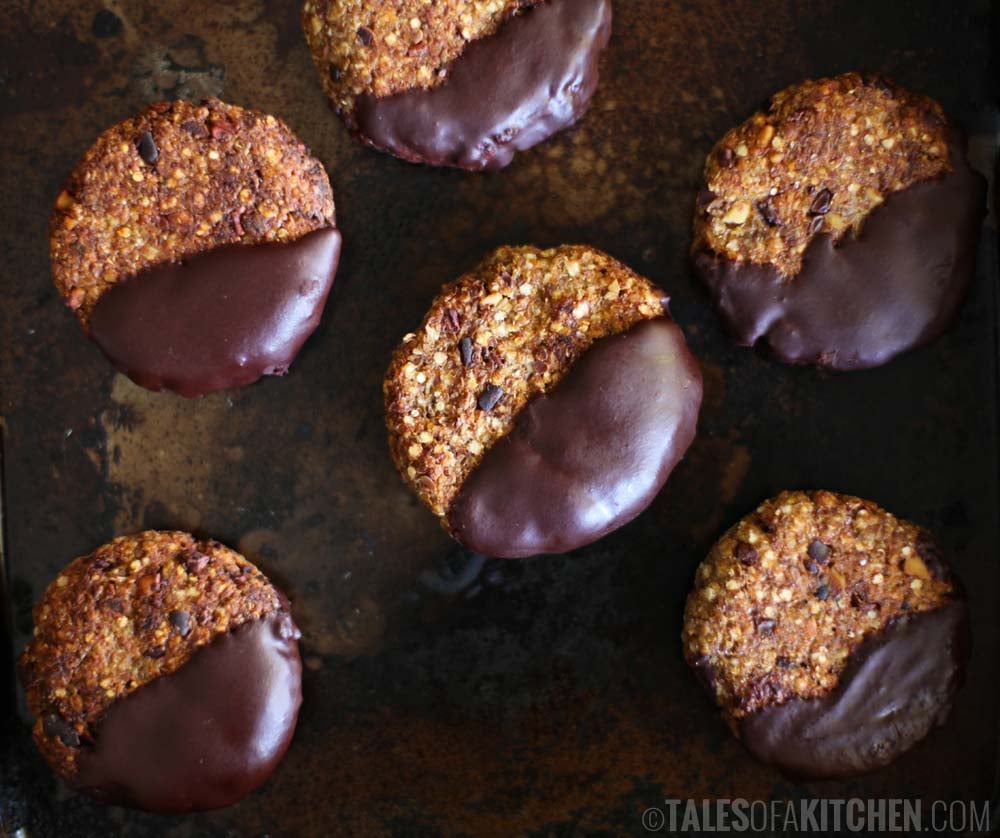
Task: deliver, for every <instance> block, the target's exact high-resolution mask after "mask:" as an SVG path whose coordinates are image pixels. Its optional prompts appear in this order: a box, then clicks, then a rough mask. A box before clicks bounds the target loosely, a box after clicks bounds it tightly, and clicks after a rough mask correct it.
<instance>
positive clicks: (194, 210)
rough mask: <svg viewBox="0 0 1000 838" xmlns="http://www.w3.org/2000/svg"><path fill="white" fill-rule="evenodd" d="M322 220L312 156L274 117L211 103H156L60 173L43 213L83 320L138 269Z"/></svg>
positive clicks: (324, 197)
mask: <svg viewBox="0 0 1000 838" xmlns="http://www.w3.org/2000/svg"><path fill="white" fill-rule="evenodd" d="M333 223H334V205H333V192H332V191H331V189H330V182H329V180H328V178H327V176H326V172H325V170H324V169H323V166H322V164H321V163H320V162H319V161H318V160H316V159H315V158H314V157H312V156H311V154H310V152H309V149H307V148H306V147H305V145H303V144H302V142H300V141H299V140H298V139H297V138H296V137H295V135H294V134H293V133H292V132H291V131H290V130H289V129H288V127H287V126H286V125H285V124H284V123H282V122H281V121H280V120H278V119H276V118H275V117H273V116H268V115H266V114H263V113H261V112H260V111H255V110H249V109H244V108H240V107H236V106H235V105H227V104H225V103H223V102H220V101H218V100H216V99H210V100H207V101H205V102H202V103H201V104H194V103H192V102H184V101H176V102H157V103H154V104H152V105H150V106H149V107H148V108H147V109H146V110H145V111H143V112H142V113H141V114H139V115H138V116H135V117H133V118H131V119H127V120H125V121H124V122H121V123H119V124H118V125H115V126H114V127H112V128H109V129H108V130H107V131H105V132H104V133H103V134H102V135H101V136H100V137H99V138H98V139H97V142H96V143H94V145H93V146H92V147H91V148H90V150H89V151H88V152H87V153H86V154H84V156H83V158H82V159H81V160H80V162H79V163H77V165H76V168H75V169H74V170H73V172H72V174H70V176H69V178H68V179H67V181H66V183H65V185H64V186H63V189H62V191H61V192H60V193H59V197H58V198H57V199H56V205H55V209H54V211H53V213H52V218H51V221H50V236H51V241H50V247H51V257H52V273H53V278H54V280H55V285H56V288H57V289H58V290H59V293H60V294H61V295H62V296H63V298H64V299H65V300H66V302H67V304H68V305H69V306H70V308H72V309H73V310H74V311H75V312H76V314H77V317H78V318H79V319H80V323H81V324H82V325H83V326H84V328H86V327H87V324H88V321H89V317H90V313H91V311H92V310H93V307H94V305H95V304H96V302H97V300H98V298H99V297H100V296H101V294H103V293H104V292H105V291H107V290H108V289H109V288H111V287H112V286H113V285H114V284H115V283H117V282H119V281H121V280H122V279H124V278H126V277H129V276H131V275H133V274H135V273H137V272H138V271H141V270H142V269H143V268H147V267H150V266H151V265H155V264H157V263H160V262H165V261H172V260H177V259H181V258H183V257H185V256H191V255H193V254H195V253H200V252H202V251H205V250H210V249H212V248H214V247H218V246H220V245H225V244H234V243H243V244H259V243H262V242H272V241H279V242H280V241H293V240H295V239H298V238H299V237H301V236H303V235H305V234H306V233H310V232H312V231H313V230H317V229H319V228H321V227H327V226H330V225H331V224H333Z"/></svg>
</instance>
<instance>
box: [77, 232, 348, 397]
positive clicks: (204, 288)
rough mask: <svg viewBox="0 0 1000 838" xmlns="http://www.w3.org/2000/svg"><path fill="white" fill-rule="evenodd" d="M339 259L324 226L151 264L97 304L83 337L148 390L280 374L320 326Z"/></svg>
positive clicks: (217, 385) (198, 387)
mask: <svg viewBox="0 0 1000 838" xmlns="http://www.w3.org/2000/svg"><path fill="white" fill-rule="evenodd" d="M339 258H340V233H339V232H338V231H337V230H336V229H334V228H333V227H327V228H324V229H322V230H317V231H315V232H313V233H308V234H307V235H305V236H303V237H302V238H300V239H298V240H296V241H294V242H290V243H287V244H284V243H282V244H261V245H240V244H236V245H227V246H225V247H218V248H215V249H213V250H209V251H207V252H205V253H201V254H198V255H196V256H192V257H191V258H190V259H186V260H184V261H183V262H167V263H164V264H161V265H156V266H154V267H152V268H149V269H148V270H145V271H142V272H141V273H139V274H137V275H136V276H134V277H130V278H129V279H127V280H125V281H123V282H121V283H119V284H118V285H116V286H115V287H114V288H112V289H111V290H110V291H108V292H106V293H105V294H104V295H103V296H102V297H101V298H100V299H99V300H98V301H97V306H96V307H95V308H94V313H93V315H92V317H91V321H90V334H91V337H92V338H93V339H94V340H95V341H96V342H97V345H98V346H100V347H101V350H102V351H103V352H104V354H105V355H107V357H108V358H109V359H110V361H111V363H113V364H114V365H115V366H116V367H117V368H118V369H119V370H121V371H122V372H123V373H125V374H126V375H127V376H128V377H129V378H131V379H132V380H133V381H135V382H136V384H139V385H141V386H143V387H148V388H149V389H150V390H173V391H174V392H177V393H180V394H181V395H182V396H200V395H203V394H205V393H210V392H212V391H214V390H223V389H227V388H230V387H241V386H243V385H245V384H250V383H252V382H254V381H256V380H257V379H258V378H260V377H261V376H262V375H282V374H284V373H285V372H286V371H287V370H288V367H289V365H290V364H291V363H292V361H293V360H294V358H295V356H296V355H297V354H298V352H299V350H300V349H301V348H302V344H304V343H305V342H306V339H307V338H308V337H309V335H311V334H312V333H313V331H314V330H315V329H316V327H317V326H318V325H319V321H320V317H321V316H322V314H323V306H324V305H325V304H326V298H327V295H328V294H329V293H330V287H331V286H332V285H333V277H334V274H335V273H336V272H337V263H338V261H339Z"/></svg>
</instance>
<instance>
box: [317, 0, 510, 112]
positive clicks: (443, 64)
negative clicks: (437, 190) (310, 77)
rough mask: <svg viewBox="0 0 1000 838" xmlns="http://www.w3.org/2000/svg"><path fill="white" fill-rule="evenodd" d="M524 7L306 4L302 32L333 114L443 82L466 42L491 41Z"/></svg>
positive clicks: (503, 3) (482, 1)
mask: <svg viewBox="0 0 1000 838" xmlns="http://www.w3.org/2000/svg"><path fill="white" fill-rule="evenodd" d="M527 5H529V3H528V2H527V0H473V2H467V0H444V2H437V3H433V4H428V3H425V2H424V0H306V3H305V5H304V6H303V7H302V29H303V31H304V32H305V36H306V41H307V42H308V44H309V48H310V50H311V51H312V54H313V59H314V61H315V62H316V66H317V69H318V70H319V77H320V81H321V83H322V85H323V89H324V90H325V91H326V94H327V96H328V97H329V98H330V101H331V102H332V103H333V105H334V107H336V108H337V110H338V111H342V112H343V113H345V114H350V113H351V112H353V110H354V104H355V100H356V99H357V97H358V96H361V95H365V94H369V95H373V96H378V97H385V96H391V95H392V94H394V93H402V92H403V91H405V90H411V89H413V88H415V87H419V88H424V89H427V88H432V87H436V86H437V85H439V84H441V83H442V82H444V80H445V78H446V77H447V66H448V65H449V64H450V63H451V62H452V61H454V60H455V59H456V58H458V57H459V56H460V55H461V54H462V53H463V52H464V51H465V49H466V47H468V45H469V44H470V43H472V42H473V41H476V40H478V39H480V38H485V37H488V36H489V35H492V34H493V33H494V32H496V31H497V29H499V28H500V25H501V24H502V23H503V22H504V20H506V19H507V18H508V17H510V15H512V14H513V13H514V12H515V11H516V10H517V9H519V8H520V7H522V6H527Z"/></svg>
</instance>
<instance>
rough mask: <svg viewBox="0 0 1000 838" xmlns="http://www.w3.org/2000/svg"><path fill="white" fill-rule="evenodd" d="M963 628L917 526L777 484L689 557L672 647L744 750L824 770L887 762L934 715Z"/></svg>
mask: <svg viewBox="0 0 1000 838" xmlns="http://www.w3.org/2000/svg"><path fill="white" fill-rule="evenodd" d="M966 632H967V617H966V609H965V603H964V597H963V595H962V593H961V590H960V588H959V585H958V582H957V580H956V579H955V578H954V577H953V576H952V574H951V572H950V570H949V569H948V567H947V566H946V564H945V562H944V561H943V559H942V556H941V552H940V550H939V548H938V547H937V546H936V544H935V542H934V539H933V538H932V537H931V536H930V534H929V533H927V532H926V531H925V530H923V529H921V528H920V527H918V526H916V525H915V524H911V523H909V522H907V521H901V520H899V519H897V518H895V517H893V516H892V515H890V514H889V513H888V512H886V511H885V510H883V509H880V508H879V507H878V506H876V505H875V504H874V503H871V502H870V501H865V500H861V499H860V498H855V497H851V496H848V495H839V494H835V493H833V492H825V491H819V492H783V493H781V494H780V495H778V496H777V497H775V498H773V499H771V500H768V501H766V502H765V503H763V504H761V506H760V507H758V508H757V510H755V511H754V512H753V513H752V514H751V515H749V516H747V517H746V518H744V519H743V520H742V521H740V522H739V523H738V524H736V525H735V526H734V527H732V528H731V529H730V530H729V531H728V532H727V533H726V534H725V535H724V536H722V538H721V539H719V541H718V543H716V544H715V546H714V547H713V548H712V550H711V552H710V553H709V555H708V558H706V559H705V561H704V562H702V564H701V566H700V567H699V568H698V572H697V574H696V577H695V585H694V589H693V590H692V591H691V593H690V595H689V596H688V600H687V607H686V610H685V614H684V631H683V645H684V656H685V659H686V660H687V662H688V664H689V665H691V666H692V667H693V668H694V670H695V672H696V673H697V674H698V676H699V677H700V678H701V679H702V681H703V682H704V683H705V685H706V686H707V687H708V689H709V692H711V693H712V695H713V697H714V698H715V700H716V702H717V703H718V704H719V706H720V707H721V708H722V713H723V717H724V718H725V719H726V721H727V722H728V723H729V725H730V727H731V728H732V729H733V732H734V733H735V734H736V735H737V736H738V737H739V738H740V739H741V740H742V742H743V744H744V745H745V746H746V747H747V749H748V750H749V751H750V752H751V753H752V754H753V755H754V756H755V757H757V758H758V759H760V760H761V761H762V762H765V763H768V764H771V765H775V766H777V767H778V768H780V769H781V770H782V771H784V772H785V773H787V774H790V775H792V776H797V777H811V778H828V777H848V776H853V775H856V774H861V773H864V772H867V771H871V770H874V769H876V768H880V767H882V766H884V765H887V764H888V763H890V762H892V761H893V760H894V759H895V758H896V757H898V756H899V755H900V754H902V753H903V752H904V751H906V750H908V749H909V748H910V747H912V746H913V745H914V744H916V743H917V742H918V741H920V740H921V739H923V738H924V737H925V736H926V735H927V734H928V733H929V732H930V730H931V729H932V728H933V727H934V726H935V725H939V724H942V723H943V722H944V720H945V718H946V717H947V715H948V713H949V711H950V709H951V705H952V701H953V699H954V696H955V693H956V691H957V689H958V687H959V685H960V683H961V680H962V673H963V667H964V663H965V657H966V651H967V645H968V644H967V637H966Z"/></svg>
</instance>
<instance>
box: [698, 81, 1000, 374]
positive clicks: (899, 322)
mask: <svg viewBox="0 0 1000 838" xmlns="http://www.w3.org/2000/svg"><path fill="white" fill-rule="evenodd" d="M984 196H985V183H984V181H983V180H982V178H981V177H980V176H979V175H978V174H976V173H975V172H973V171H972V170H971V169H970V167H969V165H968V162H967V160H966V159H965V142H964V139H963V138H962V136H961V134H960V132H959V131H958V130H957V128H955V126H954V125H952V124H950V123H949V122H948V121H947V119H946V118H945V116H944V114H943V112H942V110H941V107H940V106H939V105H938V104H937V103H936V102H934V101H932V100H930V99H928V98H927V97H925V96H920V95H918V94H914V93H910V92H908V91H906V90H903V89H902V88H900V87H898V86H897V85H895V84H893V83H892V82H890V81H888V80H886V79H884V78H881V77H863V76H861V75H859V74H857V73H846V74H844V75H842V76H838V77H836V78H832V79H821V80H818V81H806V82H802V83H800V84H797V85H794V86H792V87H790V88H788V89H787V90H785V91H782V92H781V93H778V94H777V95H776V96H775V97H774V98H773V99H772V101H771V104H770V107H769V108H768V109H767V110H766V111H762V112H760V113H757V114H755V115H754V116H753V117H751V118H750V119H749V120H748V121H747V122H745V123H744V124H743V125H741V126H739V127H737V128H735V129H733V130H732V131H730V132H729V133H728V134H727V135H726V136H725V137H723V138H722V140H720V141H719V143H718V144H717V145H716V147H715V148H714V149H713V151H712V153H711V154H710V155H709V157H708V160H707V162H706V165H705V186H704V189H703V191H702V193H701V195H700V196H699V199H698V204H697V209H696V214H695V222H694V228H695V229H694V243H693V251H692V252H693V256H694V261H695V266H696V268H697V269H698V272H699V273H700V274H701V276H702V278H703V280H704V281H705V283H706V285H707V286H708V287H709V290H710V291H711V292H712V295H713V297H714V299H715V303H716V307H717V309H718V311H719V313H720V315H721V316H722V318H723V319H724V321H725V322H726V325H727V326H728V327H729V329H730V331H731V332H732V333H733V335H734V336H735V337H736V339H737V340H738V341H739V342H740V343H741V344H743V345H752V344H754V343H756V342H757V341H764V342H766V343H767V344H768V345H769V347H770V348H771V350H772V351H773V352H774V354H775V355H776V356H777V357H778V358H779V359H780V360H783V361H786V362H789V363H813V364H818V365H820V366H826V367H830V368H834V369H862V368H866V367H871V366H878V365H880V364H883V363H885V362H887V361H888V360H891V359H892V358H893V357H895V356H896V355H898V354H900V353H901V352H904V351H907V350H908V349H911V348H913V347H916V346H919V345H921V344H924V343H927V342H928V341H930V340H932V339H933V338H935V337H937V336H938V335H939V334H941V333H942V332H943V331H944V330H945V329H946V328H947V327H948V326H949V325H950V324H951V323H952V322H953V320H954V318H955V315H956V313H957V310H958V307H959V305H960V303H961V301H962V299H963V298H964V296H965V292H966V290H967V287H968V284H969V281H970V279H971V275H972V271H973V268H974V263H975V250H976V241H977V238H978V234H979V227H980V223H981V221H982V218H983V215H984V214H985V200H984Z"/></svg>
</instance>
